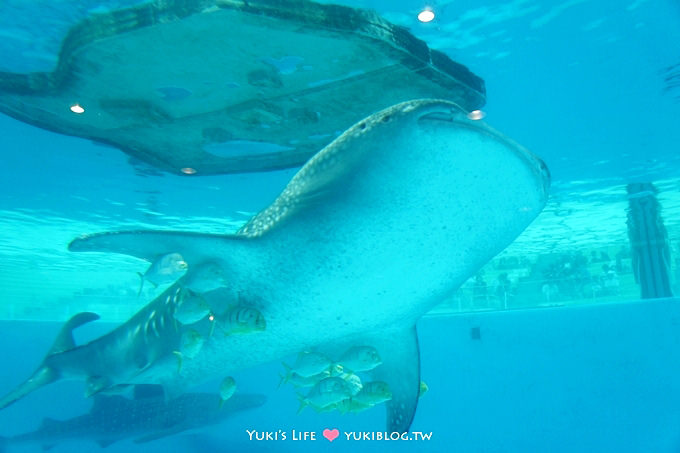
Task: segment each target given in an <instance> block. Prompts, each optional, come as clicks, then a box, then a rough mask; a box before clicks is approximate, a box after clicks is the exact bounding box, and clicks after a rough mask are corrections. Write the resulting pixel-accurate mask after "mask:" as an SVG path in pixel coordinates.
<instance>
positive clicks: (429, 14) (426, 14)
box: [418, 8, 434, 22]
mask: <svg viewBox="0 0 680 453" xmlns="http://www.w3.org/2000/svg"><path fill="white" fill-rule="evenodd" d="M433 19H434V11H432V10H431V9H430V8H425V9H424V10H422V11H421V12H419V13H418V20H419V21H421V22H431V21H432V20H433Z"/></svg>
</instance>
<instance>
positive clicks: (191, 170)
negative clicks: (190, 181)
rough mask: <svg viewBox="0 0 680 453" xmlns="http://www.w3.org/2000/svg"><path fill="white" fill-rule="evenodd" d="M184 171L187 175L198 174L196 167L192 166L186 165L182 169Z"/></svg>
mask: <svg viewBox="0 0 680 453" xmlns="http://www.w3.org/2000/svg"><path fill="white" fill-rule="evenodd" d="M180 171H181V172H182V173H184V174H185V175H195V174H196V169H195V168H191V167H184V168H182V169H181V170H180Z"/></svg>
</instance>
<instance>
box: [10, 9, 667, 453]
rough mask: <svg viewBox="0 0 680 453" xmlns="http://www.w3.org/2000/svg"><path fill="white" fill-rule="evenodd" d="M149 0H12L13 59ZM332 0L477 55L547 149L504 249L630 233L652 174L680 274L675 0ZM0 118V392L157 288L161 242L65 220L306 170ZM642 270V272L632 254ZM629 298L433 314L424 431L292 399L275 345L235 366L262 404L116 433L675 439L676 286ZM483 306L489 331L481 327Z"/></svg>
mask: <svg viewBox="0 0 680 453" xmlns="http://www.w3.org/2000/svg"><path fill="white" fill-rule="evenodd" d="M134 3H136V2H134V1H99V2H97V1H84V2H59V3H55V2H52V1H49V2H48V1H35V2H23V1H20V0H7V1H5V2H3V3H2V4H0V37H1V38H2V39H0V71H14V72H30V71H38V70H49V69H50V68H51V67H52V66H53V65H54V64H55V62H56V54H57V52H58V49H59V45H60V40H61V37H62V36H63V34H64V33H65V32H66V31H67V30H68V29H69V27H70V26H72V25H73V24H75V23H77V22H78V21H79V20H81V19H82V18H83V17H85V16H86V15H87V14H89V13H90V12H104V11H108V10H111V9H116V8H119V7H123V6H127V5H130V4H134ZM324 3H331V2H324ZM332 3H342V4H346V5H348V6H356V7H368V8H374V9H376V10H377V11H378V12H379V13H381V14H382V15H383V16H384V17H386V18H388V19H389V20H391V21H393V22H395V23H398V24H400V25H403V26H406V27H409V28H410V29H411V31H412V32H413V33H414V34H416V35H417V36H419V37H420V38H421V39H424V40H425V41H426V42H428V44H429V45H430V46H431V47H433V48H437V49H440V50H442V51H444V52H445V53H447V54H448V55H449V56H451V57H452V58H453V59H455V60H456V61H459V62H460V63H463V64H465V65H466V66H468V67H469V68H470V69H471V70H472V71H473V72H475V73H476V74H478V75H479V76H481V77H482V78H483V79H484V80H485V83H486V87H487V92H488V99H487V105H486V106H485V107H484V111H485V112H486V115H487V116H486V120H487V121H488V122H489V123H490V124H492V125H493V126H494V127H496V128H497V129H499V130H501V131H503V132H504V133H505V134H507V135H508V136H510V137H512V138H513V139H515V140H516V141H518V142H519V143H521V144H523V145H524V146H526V147H527V148H529V149H531V150H532V151H534V152H535V153H536V154H538V155H540V156H541V158H543V159H544V160H545V162H546V163H547V165H548V166H549V168H550V170H551V173H552V176H553V184H552V189H551V190H552V192H551V199H550V201H549V203H548V206H547V207H546V209H545V211H544V213H543V214H542V215H541V216H540V217H539V218H538V219H537V221H536V222H535V223H534V224H532V225H531V226H530V227H529V228H528V229H527V231H526V232H525V233H524V234H523V235H522V236H521V237H520V238H518V240H517V241H516V242H515V243H514V244H512V245H511V246H510V248H509V249H508V250H507V251H506V252H504V256H524V257H526V258H527V259H528V260H529V261H530V262H532V263H533V262H535V261H536V260H537V257H538V256H540V255H547V254H553V255H560V254H566V253H572V252H574V251H578V252H580V253H583V254H584V255H587V256H589V254H590V252H591V251H592V250H601V249H602V248H607V249H610V250H618V249H619V248H621V247H626V246H627V231H626V223H625V222H626V208H627V204H628V200H627V197H626V194H625V185H626V184H628V183H631V182H654V183H655V185H656V186H657V188H659V190H660V193H659V196H658V198H659V201H660V202H661V204H662V206H663V218H664V221H665V223H666V227H667V229H668V235H669V242H670V246H671V251H672V255H671V258H672V259H671V261H672V263H671V264H672V266H673V267H672V272H673V276H672V278H673V282H674V285H675V288H678V289H680V288H679V287H678V281H679V280H680V279H679V278H678V275H679V274H680V271H679V270H678V269H679V266H678V264H677V261H676V260H677V257H678V256H680V153H678V149H679V145H678V144H679V143H680V128H679V127H678V118H680V89H679V88H678V87H675V88H674V87H668V86H667V84H666V82H665V81H664V77H665V74H666V73H665V70H666V68H668V67H670V66H672V65H674V64H677V63H679V62H680V44H679V43H680V6H679V5H678V3H677V2H676V1H672V0H656V1H652V0H646V1H645V0H626V1H623V2H622V1H616V0H597V1H596V0H571V1H568V2H561V3H560V4H559V5H560V6H558V5H557V3H556V2H549V1H545V0H543V1H540V0H513V1H473V0H460V1H451V0H440V1H435V2H432V3H431V4H430V6H432V8H433V10H434V11H435V12H436V13H437V18H436V20H435V21H434V22H433V23H430V24H420V23H418V22H417V20H416V19H415V17H416V14H417V12H418V10H419V8H420V7H421V6H422V4H421V2H405V1H401V0H397V1H391V0H365V1H359V0H357V1H356V2H351V1H343V2H332ZM67 5H68V6H67ZM166 94H167V93H166ZM184 94H185V93H180V92H179V91H173V92H170V94H169V95H170V96H175V97H178V96H179V97H181V96H183V95H184ZM0 132H1V133H0V153H1V154H0V155H1V156H2V163H3V169H2V181H3V190H2V191H0V231H1V232H2V234H0V289H2V291H3V298H2V300H3V301H2V303H0V319H4V321H0V349H1V350H0V357H2V367H1V368H0V394H4V392H6V391H9V390H10V389H11V388H13V387H14V386H15V385H17V384H19V383H20V382H21V381H23V379H25V378H26V377H27V376H29V375H30V373H31V372H32V371H33V370H34V368H35V366H37V364H38V363H39V362H40V360H41V359H42V357H43V356H44V354H45V352H46V351H47V349H48V348H49V345H50V344H51V342H52V340H53V338H54V336H55V335H56V333H57V331H58V329H59V327H60V325H61V322H62V321H64V320H65V319H67V318H68V316H70V315H71V314H72V313H75V312H77V311H81V310H84V309H87V310H94V311H98V312H100V313H101V314H102V317H103V320H102V321H103V322H102V323H101V324H99V325H95V326H88V327H87V328H86V329H84V330H85V332H84V333H82V335H84V337H87V338H93V337H94V336H96V335H97V334H101V333H104V332H106V331H107V330H109V329H110V328H112V327H113V326H115V325H116V323H118V322H121V321H122V320H124V319H126V318H127V317H128V316H129V315H130V314H132V313H134V311H135V310H137V309H138V308H139V307H140V306H141V304H142V303H143V302H144V301H146V300H150V299H149V297H152V295H153V293H147V294H145V297H146V299H145V298H142V300H140V299H138V298H137V297H136V292H137V289H138V285H139V280H138V277H137V275H136V272H143V271H144V270H145V268H146V267H147V266H148V263H145V262H142V261H140V260H136V259H133V258H129V257H120V256H111V255H102V256H82V255H81V254H71V253H69V252H68V251H67V250H66V245H67V244H68V242H69V241H70V240H72V239H73V238H74V237H77V236H78V235H80V234H83V233H91V232H97V231H107V230H117V229H132V228H153V229H174V230H178V229H179V230H187V231H203V232H218V233H228V232H233V231H235V230H237V229H238V228H239V226H240V225H242V224H243V223H244V222H245V221H247V219H248V218H250V216H251V215H252V214H254V213H256V212H258V211H259V210H260V209H262V208H263V207H265V206H267V205H268V204H269V203H270V202H271V200H272V199H273V198H274V197H276V195H277V194H278V193H279V192H280V191H281V189H282V188H283V187H284V185H285V184H286V183H287V181H288V180H289V179H290V178H291V177H292V175H294V174H295V171H296V170H295V169H290V170H282V171H276V172H268V173H263V174H247V175H228V176H203V177H200V178H186V177H181V176H177V175H171V174H167V173H163V172H161V171H159V170H157V169H155V168H153V167H152V166H150V165H148V164H146V163H143V162H139V161H135V160H131V159H130V158H129V157H128V156H126V155H125V154H123V153H121V152H120V151H118V150H116V149H114V148H109V147H105V146H101V145H95V144H93V143H92V142H90V141H87V140H83V139H79V138H74V137H66V136H61V135H58V134H53V133H50V132H47V131H44V130H40V129H37V128H35V127H33V126H30V125H27V124H23V123H20V122H18V121H16V120H14V119H11V118H9V117H6V116H0ZM597 266H599V264H598V265H597ZM493 269H494V268H493V266H491V267H489V269H487V271H486V272H487V274H488V273H489V272H494V270H493ZM623 277H624V275H622V279H623ZM513 278H514V277H513ZM627 278H628V279H629V280H630V281H631V282H632V277H631V275H630V272H628V274H627ZM539 288H540V285H539ZM631 288H632V289H631ZM677 294H678V291H677V290H676V295H677ZM539 299H540V297H539ZM610 299H611V298H610ZM617 299H618V300H614V301H612V300H609V302H610V303H609V304H597V305H592V306H590V305H589V303H590V302H599V301H596V300H595V298H594V297H593V298H592V300H591V299H587V300H578V301H576V302H574V301H565V300H561V301H559V303H560V304H562V305H564V306H563V307H559V308H536V309H531V310H511V311H486V312H483V313H467V314H454V313H451V312H453V311H456V310H454V309H452V308H451V307H455V304H452V305H449V306H447V309H446V310H444V313H445V314H444V315H437V316H436V317H434V316H432V317H426V318H424V319H423V320H421V321H420V323H419V325H418V328H419V337H420V347H421V366H422V378H423V380H424V381H425V382H426V383H427V385H428V386H429V388H430V390H429V392H428V393H427V394H425V395H424V396H423V398H422V399H421V401H420V403H419V407H418V411H417V414H416V418H415V421H414V423H413V426H412V427H411V431H422V432H426V433H430V432H431V433H432V440H430V441H411V442H406V441H356V442H350V441H347V440H346V439H344V433H345V432H360V431H370V432H380V431H381V430H383V426H384V416H383V409H382V408H381V407H379V408H374V409H372V410H370V411H367V412H365V413H362V414H358V415H347V416H340V415H338V414H337V413H336V414H315V413H312V412H311V411H310V410H306V411H304V412H303V413H302V414H301V415H299V416H295V411H296V409H297V406H298V403H297V399H296V397H295V395H294V393H293V391H292V389H291V388H290V387H283V388H281V389H278V390H277V389H276V387H277V383H278V373H279V372H280V371H281V366H280V364H279V363H273V364H268V365H264V366H261V367H258V368H255V369H250V370H245V371H243V372H241V373H240V374H239V375H238V376H237V378H238V381H239V383H244V384H243V386H241V387H239V389H240V390H241V389H242V390H243V391H247V392H256V393H264V394H266V395H267V396H268V398H269V399H268V402H267V404H266V405H265V406H264V407H262V408H260V409H255V410H253V411H250V412H244V413H242V414H238V415H237V416H235V417H234V418H233V419H231V420H228V421H226V422H225V423H223V424H221V425H219V426H216V427H211V428H208V429H206V430H204V431H202V432H199V433H192V434H188V435H180V436H175V437H171V438H168V439H162V440H159V441H156V442H152V443H150V444H145V445H143V446H136V445H134V444H132V443H131V442H130V441H129V440H126V441H123V442H121V443H120V444H114V445H113V446H110V447H108V450H109V451H113V452H116V451H118V450H120V451H130V450H131V449H135V450H137V449H138V450H139V451H141V450H142V448H143V449H144V451H149V452H153V451H159V452H160V451H164V452H185V451H196V452H205V453H209V452H212V451H215V452H226V451H258V452H259V451H283V452H287V451H290V452H293V451H332V450H336V451H337V450H339V449H343V450H346V449H351V450H352V451H355V450H356V451H423V452H448V451H460V452H498V453H505V452H544V451H551V452H576V451H578V452H581V451H582V452H603V451H612V452H614V451H616V452H633V453H636V452H676V451H679V450H680V384H678V382H680V379H679V378H680V369H679V368H678V367H679V364H680V360H679V359H680V357H678V355H679V354H680V353H679V352H678V351H680V338H679V337H678V336H679V334H678V331H679V330H678V329H679V326H678V320H679V319H680V312H679V309H678V300H661V301H645V302H639V301H637V302H630V301H631V300H634V299H637V296H636V287H635V286H634V283H630V288H629V291H628V292H625V291H623V288H622V291H621V293H620V297H618V298H617ZM543 302H545V301H543ZM572 302H574V303H572ZM536 305H540V304H536ZM543 305H546V304H543ZM577 305H578V306H577ZM483 308H484V310H489V309H490V308H492V309H495V308H498V307H496V306H494V307H489V306H484V307H483ZM509 308H518V307H509ZM477 327H478V328H479V332H480V335H481V338H480V339H474V338H472V335H471V329H472V328H477ZM215 385H217V384H216V383H207V384H205V385H204V386H202V387H200V388H197V389H192V390H195V391H201V390H202V391H212V389H213V388H214V387H215ZM211 386H212V387H211ZM90 404H91V402H90V401H89V400H87V399H85V398H83V397H82V383H80V382H60V383H57V384H54V385H52V386H50V387H47V388H44V389H41V390H40V391H38V392H36V393H34V394H31V395H29V396H28V397H26V398H25V399H24V400H22V401H20V402H18V403H17V404H15V405H13V406H11V407H9V408H7V409H6V410H4V411H0V436H12V435H16V434H19V433H23V432H27V431H31V430H34V429H36V428H37V427H38V426H39V424H40V422H41V420H42V419H43V417H52V418H55V419H65V418H69V417H73V416H76V415H80V414H82V413H84V412H86V411H88V410H89V407H90ZM333 427H337V428H338V429H339V430H340V431H341V436H340V438H339V439H337V440H336V441H334V442H333V443H332V444H331V443H328V442H327V441H326V440H325V439H323V438H322V437H321V431H322V430H323V429H324V428H333ZM251 429H255V430H258V431H260V432H261V431H272V432H276V431H278V430H283V431H285V432H286V433H287V434H288V437H289V439H288V440H286V441H262V442H258V441H249V440H248V434H247V432H246V430H251ZM293 429H295V430H298V431H314V432H316V436H317V438H319V440H317V441H299V442H295V441H292V440H290V437H291V433H292V430H293ZM76 448H79V449H81V450H82V451H100V448H99V447H98V446H97V445H96V444H95V443H92V442H89V441H86V440H82V441H75V442H65V443H61V444H58V445H56V446H55V447H54V449H53V450H51V451H54V452H57V453H58V452H60V451H73V450H74V449H76ZM8 451H11V452H13V451H17V452H19V451H21V452H23V451H26V452H28V451H31V452H33V451H40V445H39V444H28V445H12V446H10V447H8Z"/></svg>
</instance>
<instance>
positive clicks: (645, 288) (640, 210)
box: [626, 183, 673, 299]
mask: <svg viewBox="0 0 680 453" xmlns="http://www.w3.org/2000/svg"><path fill="white" fill-rule="evenodd" d="M626 189H627V191H628V203H629V207H628V238H629V240H630V246H631V251H632V258H633V260H632V261H633V262H632V265H633V274H634V275H635V282H636V283H637V284H638V285H640V297H641V298H642V299H651V298H658V297H673V292H672V290H671V281H670V267H671V266H670V263H671V257H670V247H669V245H668V233H667V231H666V227H665V226H664V222H663V218H662V217H661V205H660V204H659V201H658V200H657V199H656V194H657V193H658V190H657V189H656V187H654V185H653V184H651V183H634V184H628V186H627V188H626Z"/></svg>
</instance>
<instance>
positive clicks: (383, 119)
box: [0, 99, 550, 432]
mask: <svg viewBox="0 0 680 453" xmlns="http://www.w3.org/2000/svg"><path fill="white" fill-rule="evenodd" d="M549 184H550V176H549V173H548V170H547V168H546V166H545V165H544V163H543V162H542V161H541V160H540V159H539V158H537V157H536V156H534V155H533V154H531V153H530V152H529V151H527V150H526V149H524V148H523V147H521V146H520V145H518V144H517V143H515V142H514V141H512V140H510V139H509V138H507V137H505V136H504V135H502V134H501V133H499V132H497V131H495V130H494V129H492V128H490V127H489V126H487V125H486V124H485V123H483V122H481V121H474V120H471V119H469V118H468V116H467V112H465V111H463V110H462V109H461V108H460V107H458V106H457V105H455V104H453V103H450V102H447V101H441V100H432V99H423V100H414V101H409V102H405V103H401V104H397V105H395V106H392V107H390V108H388V109H386V110H383V111H381V112H379V113H376V114H374V115H372V116H370V117H368V118H366V119H364V120H363V121H360V122H359V123H357V124H356V125H354V126H353V127H351V128H350V129H349V130H347V131H346V132H345V133H343V134H342V135H341V136H339V137H338V138H337V139H336V140H335V141H333V142H332V143H331V144H330V145H328V146H327V147H326V148H324V149H323V150H321V151H320V152H319V153H317V154H316V155H315V156H314V157H313V158H311V159H310V160H309V161H308V162H307V163H306V164H305V165H304V166H303V167H302V168H301V169H300V171H299V172H298V173H297V174H296V175H295V176H294V177H293V178H292V180H291V181H290V183H289V184H288V185H287V186H286V188H285V189H284V190H283V192H282V193H281V195H280V196H279V197H278V198H277V199H276V200H275V201H274V202H273V203H272V204H271V205H270V206H269V207H268V208H266V209H264V210H263V211H262V212H260V213H259V214H257V215H255V216H254V217H253V218H252V219H251V220H250V221H249V222H248V223H247V224H246V225H244V226H243V227H242V228H241V229H240V230H239V231H238V232H237V233H236V234H232V235H221V234H199V233H191V232H166V231H129V232H112V233H101V234H95V235H90V236H86V237H81V238H78V239H76V240H74V241H73V242H72V243H71V244H70V250H72V251H97V252H113V253H122V254H127V255H132V256H135V257H139V258H143V259H146V260H149V261H154V260H155V259H158V257H160V256H163V255H166V254H169V253H179V254H180V255H181V256H182V257H183V258H184V260H185V261H186V262H187V263H188V268H189V271H188V272H187V274H186V275H185V276H184V277H182V279H180V280H179V281H178V282H177V283H176V284H174V285H173V286H171V287H170V288H169V289H168V290H166V291H165V292H164V293H163V294H161V295H160V296H159V297H158V298H156V299H155V300H153V301H152V302H150V303H149V304H148V305H147V306H146V307H144V308H143V309H142V310H140V311H139V312H138V313H137V314H136V315H134V316H133V317H132V318H131V319H130V320H128V321H127V322H125V323H123V324H122V325H121V326H119V327H118V328H116V329H115V330H113V331H112V332H110V333H109V334H107V335H104V336H102V337H100V338H98V339H96V340H94V341H91V342H89V343H87V344H83V345H75V343H74V342H73V337H72V334H71V331H72V330H73V328H75V327H77V326H79V325H81V324H83V323H85V322H89V321H91V320H93V319H96V318H97V316H96V315H95V314H92V313H83V314H79V315H76V316H75V317H74V318H73V319H72V320H70V321H69V322H67V323H66V325H65V326H64V327H63V328H62V331H61V333H60V335H59V336H58V338H57V340H56V341H55V344H54V346H53V347H52V349H51V350H50V351H49V352H48V354H47V356H46V357H45V359H44V361H43V362H42V364H41V365H40V366H39V367H38V369H37V371H36V372H35V374H34V375H33V376H32V377H31V378H30V379H29V380H28V381H26V382H25V383H23V384H21V385H20V386H19V387H18V388H17V389H15V390H14V391H13V392H11V393H10V394H9V395H7V396H5V397H4V398H3V399H1V400H0V408H2V407H5V406H7V405H9V404H11V403H13V402H15V401H16V400H18V399H19V398H21V397H22V396H24V395H26V394H27V393H29V392H31V391H33V390H35V389H37V388H39V387H42V386H44V385H46V384H48V383H50V382H54V381H56V380H58V379H64V378H70V379H83V380H86V381H87V388H88V391H87V394H94V393H97V392H100V391H113V390H115V389H117V388H121V387H123V386H126V385H134V384H161V385H162V386H163V387H164V388H165V391H166V392H167V394H168V395H177V394H179V393H180V392H182V391H184V390H185V389H187V388H189V387H191V386H193V385H196V384H199V383H201V382H204V381H206V380H208V379H211V378H215V377H219V376H226V375H231V374H233V373H235V372H236V371H238V370H240V369H243V368H246V367H250V366H254V365H257V364H260V363H265V362H269V361H273V360H277V359H281V358H283V357H285V356H288V355H290V354H295V353H298V352H300V351H304V350H316V351H320V352H323V353H324V354H327V355H328V356H329V357H334V356H336V357H337V356H338V355H339V354H340V353H341V352H342V351H343V350H346V349H347V348H348V347H353V346H359V345H368V346H370V347H372V348H375V350H377V351H378V352H379V354H380V357H381V359H382V364H381V365H380V366H378V367H376V368H375V369H374V370H372V371H371V373H372V378H373V379H375V380H379V381H383V382H385V383H386V384H387V385H388V386H389V389H390V391H391V394H392V399H391V400H390V401H388V402H387V403H386V407H387V429H388V430H389V431H390V432H394V431H400V432H403V431H406V430H408V428H409V427H410V425H411V422H412V419H413V417H414V414H415V410H416V405H417V401H418V393H419V387H420V372H419V368H420V366H419V350H418V340H417V335H416V330H415V324H416V321H417V320H418V318H419V317H420V316H422V315H423V314H425V313H426V312H427V311H429V310H430V309H431V308H433V307H434V306H435V305H436V304H438V303H440V302H441V301H443V300H444V299H445V298H446V297H447V296H449V295H451V294H452V293H453V292H454V291H455V290H456V289H457V288H458V287H459V286H460V285H461V284H462V283H463V282H464V281H465V280H466V279H467V278H469V277H470V276H471V275H473V274H474V273H475V272H476V271H477V270H478V269H479V268H480V267H481V266H483V265H484V264H485V263H486V262H487V261H488V260H489V259H491V258H492V257H493V256H494V255H496V254H497V253H499V252H500V251H501V250H503V249H504V248H505V247H506V246H507V245H508V244H510V243H511V242H512V241H513V240H514V239H515V238H516V237H517V236H518V235H519V234H520V233H521V232H522V231H523V230H524V229H525V228H526V227H527V226H528V225H529V224H530V223H531V222H532V221H533V219H534V218H535V217H536V216H537V215H538V214H539V212H540V211H541V210H542V209H543V207H544V205H545V203H546V200H547V197H548V188H549ZM205 269H208V270H209V271H210V272H207V273H208V274H215V275H219V278H220V281H224V284H223V285H217V286H222V287H220V288H217V289H213V288H210V285H199V286H201V287H204V288H208V289H210V291H205V292H204V293H203V294H200V295H196V297H199V296H200V302H201V305H200V306H201V307H203V306H207V307H208V308H206V309H205V310H203V311H198V313H199V314H198V315H197V318H198V319H192V323H191V324H183V323H181V322H177V319H176V318H175V317H174V314H175V313H176V312H177V311H178V310H179V309H180V306H181V305H182V304H186V303H187V300H196V299H192V298H191V297H190V296H191V294H192V293H191V291H189V290H186V289H185V288H184V287H183V286H182V285H183V284H184V282H189V281H196V280H201V278H202V277H201V276H200V273H201V272H205ZM204 280H205V279H204ZM225 285H226V287H224V286H225ZM195 286H196V285H195ZM197 306H198V304H197ZM235 307H236V308H238V309H239V310H251V312H253V313H256V316H258V317H260V316H261V318H262V319H263V322H262V326H263V327H262V329H259V330H258V331H257V332H255V333H248V334H226V333H224V332H223V329H219V328H216V327H215V325H216V324H217V325H218V327H219V324H220V323H223V322H225V321H224V320H225V319H227V318H232V317H233V316H231V315H230V313H233V312H234V310H235ZM265 322H266V327H264V324H265ZM188 333H190V334H191V335H189V337H190V338H200V341H198V342H195V343H192V344H193V346H196V347H192V348H191V354H190V356H188V357H184V358H183V359H182V360H181V364H180V366H178V356H181V355H182V353H181V351H182V345H183V344H184V339H186V338H187V334H188ZM198 346H200V347H198ZM185 355H186V354H185Z"/></svg>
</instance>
